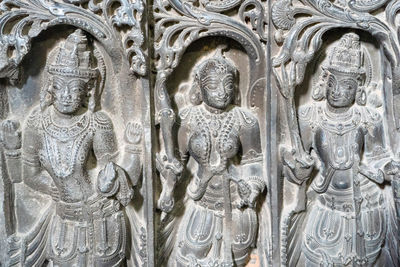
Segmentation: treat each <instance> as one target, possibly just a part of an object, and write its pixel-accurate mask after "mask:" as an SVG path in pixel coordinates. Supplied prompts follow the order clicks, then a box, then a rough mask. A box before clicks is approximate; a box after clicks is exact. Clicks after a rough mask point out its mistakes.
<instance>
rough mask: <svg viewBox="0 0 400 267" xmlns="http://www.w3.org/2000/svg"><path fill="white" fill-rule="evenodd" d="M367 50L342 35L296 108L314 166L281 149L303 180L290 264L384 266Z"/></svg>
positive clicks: (379, 125) (289, 171)
mask: <svg viewBox="0 0 400 267" xmlns="http://www.w3.org/2000/svg"><path fill="white" fill-rule="evenodd" d="M365 52H366V50H364V49H363V48H362V46H361V44H360V40H359V36H358V35H357V34H355V33H347V34H344V35H343V36H342V38H341V39H340V41H339V43H338V44H337V45H336V46H335V47H333V49H332V50H331V51H330V53H329V54H328V58H327V63H325V64H323V66H322V73H321V75H320V78H319V79H320V80H319V81H318V83H317V84H316V86H315V87H314V89H313V99H314V100H315V101H314V102H313V103H312V104H310V105H306V106H302V107H300V110H299V115H298V119H299V127H300V133H301V139H302V142H303V146H304V149H305V151H306V152H309V153H310V154H311V155H312V156H313V159H314V165H315V166H318V170H315V172H313V173H312V171H313V167H315V166H306V165H305V164H302V162H301V160H298V159H297V158H296V157H295V156H294V155H293V154H292V153H290V152H285V155H284V174H285V177H287V178H288V180H289V181H291V182H292V183H295V184H298V185H301V186H308V190H307V191H306V192H307V201H306V203H303V204H305V205H304V206H303V207H300V206H301V205H299V207H298V210H297V212H298V211H300V210H301V209H305V212H304V213H303V214H302V216H299V217H298V218H297V219H296V220H294V221H296V222H295V223H294V224H295V226H293V229H292V230H293V231H294V232H296V231H297V233H296V235H298V238H297V239H296V238H293V239H294V240H297V244H295V245H293V246H294V248H293V247H291V248H290V250H291V253H292V255H291V256H288V257H289V258H290V257H291V258H290V259H288V260H289V261H290V262H291V263H288V266H296V265H297V266H383V265H380V264H382V262H380V261H379V260H382V258H383V257H386V255H383V254H384V253H383V250H382V247H383V246H384V243H385V241H386V242H388V240H389V239H390V237H388V236H390V234H388V224H389V220H390V216H391V215H390V214H391V212H390V211H389V209H390V208H391V205H390V204H389V203H388V199H387V197H386V196H387V194H385V193H384V190H383V188H384V185H385V184H387V181H390V177H389V175H387V173H386V169H387V167H388V166H389V165H390V156H391V154H390V151H389V149H388V148H387V144H386V143H385V132H384V126H383V121H382V118H381V116H380V114H379V113H378V111H377V110H376V109H374V108H371V107H367V106H365V104H366V100H367V99H366V92H365V81H366V75H368V74H369V73H367V72H368V70H366V69H365V60H364V58H365V54H364V53H365ZM316 162H319V163H320V164H318V165H317V164H316ZM314 173H316V176H315V177H314V175H313V174H314ZM311 177H313V178H312V179H310V178H311ZM299 202H301V200H299ZM288 235H291V236H294V235H295V234H293V233H289V234H288ZM385 239H386V240H385ZM299 240H301V241H299ZM296 246H297V248H296ZM385 253H386V252H385ZM295 254H298V255H299V257H297V258H296V255H295ZM295 258H296V259H295ZM378 262H380V263H378ZM386 262H387V261H386ZM374 264H378V265H374ZM385 266H386V265H385ZM390 266H393V265H390Z"/></svg>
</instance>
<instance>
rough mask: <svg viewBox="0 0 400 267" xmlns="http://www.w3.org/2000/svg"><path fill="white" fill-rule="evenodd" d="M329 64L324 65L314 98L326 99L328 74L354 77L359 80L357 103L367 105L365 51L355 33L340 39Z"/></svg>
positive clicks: (314, 91) (314, 89) (331, 51)
mask: <svg viewBox="0 0 400 267" xmlns="http://www.w3.org/2000/svg"><path fill="white" fill-rule="evenodd" d="M327 61H328V62H327V63H325V64H324V65H322V69H323V70H324V71H323V72H321V75H320V77H319V82H318V83H317V84H316V85H315V86H314V88H313V94H312V97H313V99H314V100H317V101H320V100H322V99H324V98H325V87H326V83H327V77H328V72H330V73H332V74H341V75H346V76H352V77H354V78H356V79H357V80H358V85H359V86H358V89H357V94H356V102H357V104H359V105H365V103H366V93H365V89H364V85H365V82H366V78H367V77H366V76H367V75H366V74H367V73H366V70H365V67H364V66H365V62H364V51H363V50H362V48H361V44H360V37H359V36H358V35H357V34H355V33H346V34H344V35H343V36H342V38H340V40H339V43H338V44H337V45H336V46H335V47H333V49H332V50H330V52H329V54H328V58H327Z"/></svg>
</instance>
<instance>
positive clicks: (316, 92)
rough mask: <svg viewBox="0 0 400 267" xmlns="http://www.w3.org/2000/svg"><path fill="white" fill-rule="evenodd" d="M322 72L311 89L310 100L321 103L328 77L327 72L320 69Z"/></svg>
mask: <svg viewBox="0 0 400 267" xmlns="http://www.w3.org/2000/svg"><path fill="white" fill-rule="evenodd" d="M322 69H323V71H322V72H321V74H320V76H319V79H318V82H317V83H316V84H315V85H314V86H313V89H312V98H313V99H314V100H315V101H321V100H323V99H324V98H325V93H326V91H325V90H326V89H325V88H326V81H327V77H328V74H329V73H328V71H327V70H326V69H325V68H322Z"/></svg>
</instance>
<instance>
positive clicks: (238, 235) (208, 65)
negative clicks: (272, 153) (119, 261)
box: [158, 52, 265, 266]
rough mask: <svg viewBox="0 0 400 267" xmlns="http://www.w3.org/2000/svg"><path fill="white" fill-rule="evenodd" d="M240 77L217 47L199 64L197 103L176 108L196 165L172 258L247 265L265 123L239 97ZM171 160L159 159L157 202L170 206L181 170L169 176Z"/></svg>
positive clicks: (185, 147)
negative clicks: (241, 104) (240, 103)
mask: <svg viewBox="0 0 400 267" xmlns="http://www.w3.org/2000/svg"><path fill="white" fill-rule="evenodd" d="M238 79H239V77H238V70H237V68H236V67H235V66H234V65H233V64H232V63H230V62H229V61H228V60H227V59H226V58H225V57H224V56H223V55H222V54H221V53H220V52H219V53H218V54H217V55H216V56H215V57H214V58H212V59H207V60H205V61H204V62H202V63H201V64H199V65H198V66H197V67H196V73H195V83H194V86H193V88H192V90H191V94H192V97H191V101H192V103H193V104H194V105H192V106H190V107H186V108H183V109H182V110H181V111H180V113H179V121H178V127H179V129H178V135H177V138H178V140H177V142H178V150H179V155H180V162H181V163H182V164H183V167H184V168H189V166H191V167H193V168H192V169H193V170H194V173H193V177H192V179H191V180H190V183H189V185H188V187H187V190H186V197H185V200H184V202H185V204H184V208H183V211H182V212H183V215H182V216H181V219H180V220H175V224H176V225H175V227H176V229H177V232H176V240H175V243H174V244H173V245H172V246H173V249H172V255H173V256H172V257H171V259H173V260H169V264H168V265H169V266H244V265H245V263H246V262H247V260H248V255H249V252H250V249H251V248H252V247H253V246H254V245H255V239H256V234H257V229H258V222H257V214H256V211H255V201H256V198H257V196H258V195H259V193H260V192H261V191H263V190H264V187H265V183H264V179H263V172H262V151H261V143H260V130H259V124H258V121H257V119H256V118H255V117H254V116H253V115H252V114H251V113H249V112H248V111H246V110H244V109H243V108H241V107H238V106H237V105H236V104H235V99H238V95H239V92H238V89H239V88H238ZM166 162H168V160H167V159H166V158H164V159H162V158H161V159H159V161H158V169H159V170H160V174H161V179H162V182H163V187H164V188H163V192H162V194H161V197H160V200H159V207H161V209H162V210H163V211H167V212H169V211H170V209H171V204H173V203H174V202H173V199H171V195H169V194H167V193H165V192H166V191H167V192H169V193H171V192H172V191H173V190H171V184H173V186H172V187H174V185H175V182H176V179H178V178H179V177H177V176H175V180H174V181H172V182H171V180H170V181H169V182H168V178H167V177H169V178H170V177H171V174H173V173H172V172H171V171H170V169H169V168H167V167H166V165H167V164H165V163H166ZM168 171H169V172H168ZM188 175H189V174H188ZM172 176H173V175H172ZM182 176H185V175H182ZM165 188H167V190H166V191H164V189H165ZM168 188H169V189H168ZM164 193H165V194H164ZM172 213H173V212H172ZM167 246H168V245H167Z"/></svg>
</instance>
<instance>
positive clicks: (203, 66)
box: [189, 46, 240, 105]
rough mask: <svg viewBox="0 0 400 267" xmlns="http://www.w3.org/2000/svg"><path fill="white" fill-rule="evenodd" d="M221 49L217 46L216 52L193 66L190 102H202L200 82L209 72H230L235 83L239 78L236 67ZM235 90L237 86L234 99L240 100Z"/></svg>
mask: <svg viewBox="0 0 400 267" xmlns="http://www.w3.org/2000/svg"><path fill="white" fill-rule="evenodd" d="M223 49H224V48H223V47H222V46H221V47H218V48H217V52H216V53H215V54H214V56H213V57H212V58H209V59H206V60H204V61H203V62H201V63H200V64H198V65H197V66H196V67H195V83H194V86H193V87H192V89H191V91H190V92H189V94H190V101H191V102H192V104H195V105H198V104H200V103H201V102H202V96H201V90H200V84H201V81H202V80H203V79H204V78H205V77H206V76H208V75H210V74H216V75H221V74H228V73H232V74H233V75H234V78H235V84H237V83H238V80H239V75H238V74H239V72H238V69H237V67H236V66H235V65H234V64H233V63H232V62H230V60H228V59H227V58H226V57H225V56H224V55H223V54H222V50H223ZM237 90H238V88H235V94H236V96H235V101H234V102H235V103H239V102H240V94H239V93H238V92H236V91H237Z"/></svg>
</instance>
